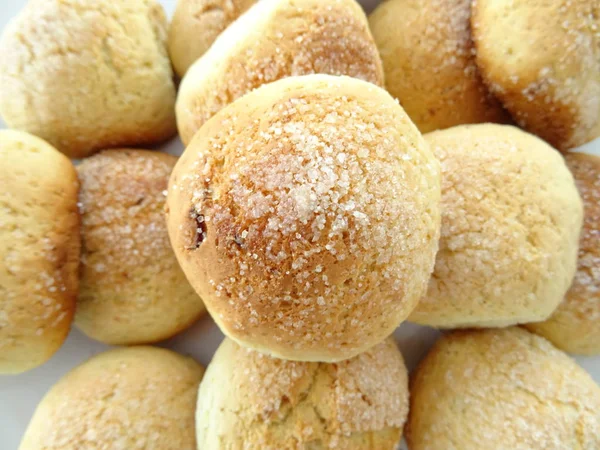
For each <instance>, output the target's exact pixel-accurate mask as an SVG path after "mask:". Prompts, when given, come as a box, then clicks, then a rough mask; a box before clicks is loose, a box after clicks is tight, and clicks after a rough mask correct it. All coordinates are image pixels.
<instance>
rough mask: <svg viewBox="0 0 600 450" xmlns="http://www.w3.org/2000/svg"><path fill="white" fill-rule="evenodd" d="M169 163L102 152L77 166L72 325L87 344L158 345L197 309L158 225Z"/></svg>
mask: <svg viewBox="0 0 600 450" xmlns="http://www.w3.org/2000/svg"><path fill="white" fill-rule="evenodd" d="M176 161H177V158H176V157H174V156H172V155H167V154H165V153H159V152H152V151H147V150H107V151H104V152H101V153H99V154H97V155H94V156H92V157H91V158H88V159H86V160H84V161H83V163H82V164H81V165H79V166H78V167H77V170H78V173H79V178H80V180H81V194H80V202H81V203H80V207H81V212H82V232H81V234H82V238H83V248H82V267H81V282H80V291H79V299H78V303H77V314H76V317H75V323H76V325H77V327H78V328H79V329H80V330H81V331H83V332H84V333H85V334H87V335H88V336H90V337H92V338H94V339H97V340H99V341H102V342H105V343H107V344H116V345H128V344H143V343H149V342H156V341H160V340H163V339H166V338H169V337H171V336H173V335H174V334H176V333H178V332H180V331H182V330H183V329H185V328H187V327H188V326H189V325H191V324H192V323H193V322H194V321H196V319H198V317H199V316H200V315H201V314H202V312H203V311H204V305H203V304H202V301H201V300H200V298H199V297H198V296H197V294H196V292H195V291H194V290H193V288H192V287H191V286H190V284H189V283H188V281H187V280H186V278H185V275H184V274H183V272H182V270H181V268H180V267H179V264H178V263H177V260H176V258H175V255H174V254H173V250H172V249H171V244H170V243H169V236H168V234H167V229H166V224H165V219H164V205H165V195H166V189H167V185H168V180H169V175H170V174H171V170H172V169H173V166H174V165H175V162H176Z"/></svg>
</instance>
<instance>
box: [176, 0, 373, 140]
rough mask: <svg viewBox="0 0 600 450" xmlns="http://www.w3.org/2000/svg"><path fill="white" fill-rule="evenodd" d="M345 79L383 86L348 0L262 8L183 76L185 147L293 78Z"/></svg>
mask: <svg viewBox="0 0 600 450" xmlns="http://www.w3.org/2000/svg"><path fill="white" fill-rule="evenodd" d="M313 73H324V74H330V75H348V76H351V77H356V78H360V79H363V80H366V81H370V82H372V83H375V84H377V85H380V86H382V85H383V69H382V67H381V60H380V58H379V54H378V52H377V47H376V46H375V43H374V42H373V37H372V36H371V32H370V31H369V25H368V22H367V18H366V17H365V14H364V12H363V10H362V9H361V7H360V5H359V4H358V3H356V1H355V0H261V1H260V2H258V3H257V4H255V5H254V6H252V7H251V8H250V9H249V10H248V11H247V12H246V13H245V14H243V15H242V16H241V17H240V18H239V19H238V20H236V21H235V22H233V23H232V24H231V25H230V26H229V27H228V28H227V29H226V30H225V31H224V32H223V33H222V34H221V35H220V36H219V37H218V38H217V40H216V41H215V43H214V44H213V45H212V47H211V48H210V49H209V50H208V51H207V52H206V53H205V54H204V56H202V58H200V59H199V60H198V61H196V62H195V63H194V64H193V65H192V67H190V69H189V70H188V72H187V74H186V76H185V77H184V79H183V81H182V82H181V86H180V88H179V93H178V95H177V104H176V112H177V128H178V129H179V134H180V136H181V139H182V140H183V142H184V144H186V145H187V144H188V143H189V142H190V141H191V139H192V137H193V136H194V134H195V133H196V131H198V129H199V128H200V127H201V126H202V124H203V123H205V122H206V121H207V120H208V119H209V118H210V117H212V116H213V115H214V114H215V113H216V112H217V111H219V110H220V109H221V108H223V107H224V106H226V105H228V104H229V103H231V102H232V101H234V100H235V99H237V98H239V97H241V96H242V95H244V94H246V93H248V92H250V91H252V90H253V89H254V88H257V87H259V86H261V85H263V84H266V83H270V82H272V81H275V80H278V79H280V78H284V77H288V76H293V75H306V74H313Z"/></svg>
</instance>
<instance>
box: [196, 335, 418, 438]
mask: <svg viewBox="0 0 600 450" xmlns="http://www.w3.org/2000/svg"><path fill="white" fill-rule="evenodd" d="M407 414H408V375H407V372H406V367H405V366H404V360H403V359H402V355H401V353H400V351H399V350H398V347H396V344H395V343H394V341H393V340H392V339H391V338H389V339H387V340H385V341H384V342H381V343H380V344H377V345H376V346H375V347H373V348H371V349H370V350H368V351H367V352H365V353H362V354H360V355H358V356H356V357H354V358H352V359H349V360H346V361H342V362H339V363H337V364H328V363H315V362H313V363H309V362H294V361H285V360H281V359H276V358H271V357H269V356H266V355H262V354H261V353H257V352H255V351H253V350H249V349H246V348H243V347H240V346H239V345H238V344H236V343H235V342H233V341H232V340H230V339H225V341H224V342H223V343H222V344H221V346H220V347H219V349H218V350H217V353H216V354H215V356H214V357H213V360H212V362H211V363H210V365H209V366H208V369H207V370H206V376H205V377H204V379H203V381H202V383H201V384H200V390H199V393H198V407H197V409H196V435H197V439H198V448H201V449H203V450H220V449H223V448H227V449H229V450H242V449H262V450H280V449H300V448H302V449H305V448H306V449H309V448H310V449H314V450H325V449H330V448H336V449H339V450H394V449H395V448H397V445H398V444H399V442H400V439H401V436H402V427H403V426H404V422H405V421H406V416H407Z"/></svg>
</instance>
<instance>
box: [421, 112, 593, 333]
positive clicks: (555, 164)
mask: <svg viewBox="0 0 600 450" xmlns="http://www.w3.org/2000/svg"><path fill="white" fill-rule="evenodd" d="M425 139H426V140H427V142H428V143H429V145H430V146H431V149H432V151H433V152H434V154H435V156H436V157H437V158H438V159H439V160H440V163H441V166H442V231H441V238H440V249H439V252H438V254H437V257H436V263H435V270H434V272H433V275H432V277H431V280H430V281H429V289H428V291H427V294H426V295H425V297H424V298H423V299H422V300H421V302H420V303H419V305H418V306H417V308H416V309H415V311H414V312H413V313H412V315H411V316H410V320H411V321H413V322H417V323H419V324H423V325H430V326H434V327H441V328H457V327H459V328H466V327H502V326H508V325H514V324H518V323H527V322H535V321H540V320H544V319H546V318H547V317H548V316H550V314H552V312H553V311H554V309H556V307H557V306H558V304H559V303H560V302H561V301H562V299H563V297H564V295H565V293H566V292H567V289H568V288H569V286H570V284H571V282H572V280H573V276H574V274H575V269H576V264H577V247H578V241H579V231H580V229H581V224H582V219H583V207H582V203H581V199H580V197H579V194H578V192H577V188H576V187H575V183H574V180H573V176H572V175H571V173H570V172H569V169H568V168H567V166H566V165H565V162H564V160H563V158H562V156H561V155H560V153H558V152H557V151H556V150H554V149H553V148H552V147H550V146H549V145H548V144H546V143H545V142H544V141H542V140H541V139H538V138H537V137H535V136H533V135H531V134H528V133H525V132H524V131H521V130H519V129H518V128H515V127H510V126H503V125H492V124H480V125H462V126H458V127H454V128H450V129H448V130H443V131H435V132H433V133H429V134H428V135H426V136H425Z"/></svg>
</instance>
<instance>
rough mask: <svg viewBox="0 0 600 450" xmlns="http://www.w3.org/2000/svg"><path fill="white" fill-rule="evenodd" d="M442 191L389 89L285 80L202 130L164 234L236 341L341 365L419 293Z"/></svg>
mask: <svg viewBox="0 0 600 450" xmlns="http://www.w3.org/2000/svg"><path fill="white" fill-rule="evenodd" d="M439 195H440V191H439V166H438V162H437V160H436V159H435V158H434V156H433V155H432V153H431V152H430V150H429V147H428V146H427V144H426V143H425V141H424V140H423V138H422V136H421V134H420V133H419V131H418V130H417V128H416V127H415V126H414V125H413V123H412V122H411V121H410V119H409V118H408V116H407V115H406V114H405V113H404V111H403V110H402V108H401V107H400V106H399V105H398V103H397V102H396V101H394V100H393V99H392V97H390V96H389V94H388V93H387V92H385V91H384V90H383V89H381V88H379V87H377V86H375V85H373V84H371V83H367V82H365V81H361V80H358V79H356V78H349V77H335V76H330V75H308V76H303V77H290V78H286V79H284V80H279V81H276V82H274V83H270V84H268V85H265V86H262V87H261V88H259V89H256V90H255V91H253V92H252V93H250V94H247V95H246V96H244V97H242V98H240V99H238V100H237V101H235V102H234V103H232V104H231V105H229V106H228V107H226V108H224V109H223V110H222V111H220V112H219V113H218V114H217V115H215V116H214V117H213V118H212V119H211V120H209V121H208V122H206V124H205V125H204V126H203V127H202V128H201V130H200V131H199V132H198V133H197V134H196V137H195V138H194V140H193V141H192V143H191V144H190V145H189V146H188V148H187V149H186V151H185V153H184V155H183V156H182V157H181V159H180V160H179V162H178V163H177V166H176V167H175V169H174V171H173V174H172V176H171V181H170V183H169V195H168V200H167V207H168V213H167V219H168V229H169V235H170V237H171V242H172V244H173V248H174V250H175V254H176V255H177V258H178V259H179V262H180V263H181V265H182V267H183V270H184V271H185V272H186V274H187V276H188V279H189V280H190V282H191V283H192V284H193V286H194V287H195V288H196V290H197V292H198V293H199V294H200V295H201V296H202V298H203V299H204V301H205V303H206V306H207V308H208V310H209V311H210V312H211V315H212V316H213V318H214V319H215V321H216V322H217V323H218V324H219V325H220V327H221V329H222V330H223V331H224V333H226V334H227V335H228V336H229V337H231V338H233V339H234V340H236V341H237V342H238V343H241V344H242V345H245V346H248V347H251V348H254V349H257V350H260V351H263V352H266V353H269V354H271V355H273V356H277V357H282V358H286V359H294V360H309V361H337V360H340V359H346V358H350V357H352V356H355V355H356V354H358V353H360V352H361V351H364V350H366V349H368V348H370V347H372V346H373V345H375V344H376V343H378V342H380V341H381V340H382V339H384V338H385V337H386V336H388V335H389V334H391V333H392V331H393V330H394V329H395V328H396V327H397V326H398V324H399V323H400V322H401V321H402V320H404V319H405V318H406V317H407V316H408V314H409V313H410V312H411V311H412V309H413V308H414V307H415V305H416V303H417V302H418V300H419V298H420V297H421V296H422V294H424V292H425V288H426V285H427V280H428V279H429V276H430V273H431V270H432V268H433V262H434V259H435V252H436V250H437V240H438V236H439V234H438V233H439V225H440V224H439V218H440V216H439V214H440V213H439Z"/></svg>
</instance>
